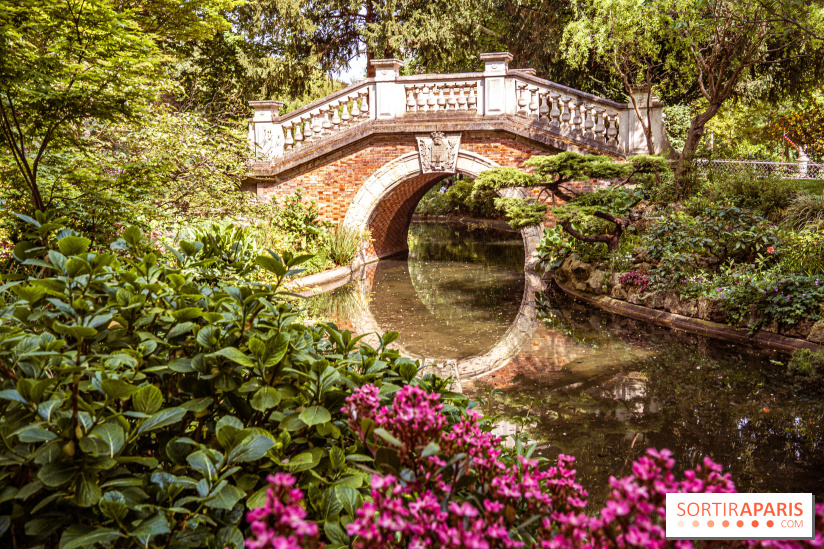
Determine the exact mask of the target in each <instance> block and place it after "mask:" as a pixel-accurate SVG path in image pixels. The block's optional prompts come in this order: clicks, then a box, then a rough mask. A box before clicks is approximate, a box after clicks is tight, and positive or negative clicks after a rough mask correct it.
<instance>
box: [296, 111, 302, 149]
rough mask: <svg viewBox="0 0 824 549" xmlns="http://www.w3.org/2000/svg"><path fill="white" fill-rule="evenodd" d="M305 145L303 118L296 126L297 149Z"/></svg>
mask: <svg viewBox="0 0 824 549" xmlns="http://www.w3.org/2000/svg"><path fill="white" fill-rule="evenodd" d="M302 143H303V118H301V119H300V120H298V122H297V123H296V124H295V148H297V147H299V146H300V145H301V144H302Z"/></svg>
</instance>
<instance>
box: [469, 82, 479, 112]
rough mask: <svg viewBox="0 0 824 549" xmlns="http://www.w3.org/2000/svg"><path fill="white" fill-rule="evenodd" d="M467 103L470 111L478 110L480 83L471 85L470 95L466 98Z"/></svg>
mask: <svg viewBox="0 0 824 549" xmlns="http://www.w3.org/2000/svg"><path fill="white" fill-rule="evenodd" d="M466 105H467V108H468V109H469V110H470V111H475V112H476V113H477V112H478V84H470V85H469V97H467V98H466Z"/></svg>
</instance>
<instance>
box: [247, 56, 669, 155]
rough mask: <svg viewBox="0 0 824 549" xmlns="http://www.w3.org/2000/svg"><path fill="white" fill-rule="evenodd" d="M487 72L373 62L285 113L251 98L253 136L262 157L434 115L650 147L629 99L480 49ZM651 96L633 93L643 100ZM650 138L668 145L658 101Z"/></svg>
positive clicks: (613, 146) (631, 148) (642, 149)
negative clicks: (356, 78) (563, 81)
mask: <svg viewBox="0 0 824 549" xmlns="http://www.w3.org/2000/svg"><path fill="white" fill-rule="evenodd" d="M481 59H482V60H483V61H484V71H483V72H477V73H460V74H421V75H413V76H400V69H401V67H402V66H403V63H402V62H401V61H399V60H397V59H379V60H374V61H373V65H374V66H375V70H376V76H375V77H372V78H367V79H365V80H363V81H361V82H358V83H356V84H353V85H351V86H349V87H347V88H345V89H343V90H340V91H338V92H335V93H333V94H331V95H329V96H327V97H325V98H323V99H320V100H318V101H315V102H314V103H311V104H309V105H306V106H304V107H301V108H299V109H297V110H295V111H293V112H290V113H287V114H285V115H283V116H279V115H278V111H279V109H280V108H281V107H282V105H283V103H281V102H279V101H252V102H250V105H251V106H252V107H253V108H254V111H255V114H254V117H253V118H252V119H250V126H249V141H250V144H251V146H252V148H253V151H254V154H255V157H256V158H257V159H259V160H275V159H279V158H283V157H285V156H289V155H292V154H295V153H296V152H297V150H299V149H301V148H303V147H307V146H308V144H315V143H318V142H320V141H323V140H324V139H326V138H327V137H330V136H333V135H335V134H337V133H339V132H344V131H347V130H349V129H350V128H353V127H354V126H357V125H360V124H362V123H364V122H366V121H382V120H395V121H397V122H403V120H402V119H404V118H409V120H410V122H412V121H414V120H415V119H416V117H424V118H425V117H429V116H437V117H438V119H440V118H443V119H444V120H448V119H449V118H450V116H455V117H463V118H462V120H463V119H465V118H466V117H480V118H486V117H495V116H512V117H516V118H517V119H523V120H525V121H526V122H527V123H529V124H530V125H534V127H535V128H536V129H543V130H545V131H548V132H549V133H551V134H557V135H559V136H560V137H562V138H564V139H566V140H568V141H574V142H580V143H582V144H587V143H594V144H595V145H596V148H599V149H604V151H605V152H609V151H614V152H615V153H617V154H620V155H632V154H639V153H646V152H647V144H646V138H645V136H644V132H643V128H642V126H641V123H640V120H638V117H637V115H636V113H635V110H634V109H633V108H632V106H631V105H628V104H626V103H616V102H614V101H610V100H608V99H603V98H599V97H596V96H593V95H591V94H588V93H585V92H582V91H579V90H574V89H572V88H568V87H566V86H562V85H560V84H556V83H554V82H550V81H548V80H544V79H542V78H538V77H537V76H535V71H534V70H533V69H510V68H509V62H510V61H511V60H512V56H511V55H510V54H509V53H505V52H504V53H486V54H482V55H481ZM646 98H647V95H646V94H644V93H636V99H637V100H638V103H639V104H645V103H646ZM652 105H653V106H652V110H651V117H652V119H653V124H652V126H653V141H654V143H655V146H656V149H657V150H661V149H662V148H663V144H664V140H665V137H664V134H663V117H662V109H661V107H662V106H661V105H660V104H659V103H656V102H653V103H652Z"/></svg>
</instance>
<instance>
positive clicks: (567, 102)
mask: <svg viewBox="0 0 824 549" xmlns="http://www.w3.org/2000/svg"><path fill="white" fill-rule="evenodd" d="M561 104H562V105H563V106H564V112H563V113H562V114H561V125H562V126H564V128H566V127H568V126H569V121H570V120H571V119H572V114H571V113H572V107H571V105H572V98H571V97H570V98H568V99H567V98H565V97H562V98H561Z"/></svg>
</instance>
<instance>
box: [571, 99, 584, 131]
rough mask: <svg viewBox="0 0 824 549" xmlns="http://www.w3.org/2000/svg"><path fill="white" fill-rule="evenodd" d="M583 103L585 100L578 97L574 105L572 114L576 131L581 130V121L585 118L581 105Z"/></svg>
mask: <svg viewBox="0 0 824 549" xmlns="http://www.w3.org/2000/svg"><path fill="white" fill-rule="evenodd" d="M582 104H583V101H581V100H580V99H576V100H575V107H574V110H573V111H572V115H573V116H572V127H573V129H574V130H575V131H576V132H577V131H581V122H583V120H581V105H582Z"/></svg>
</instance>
